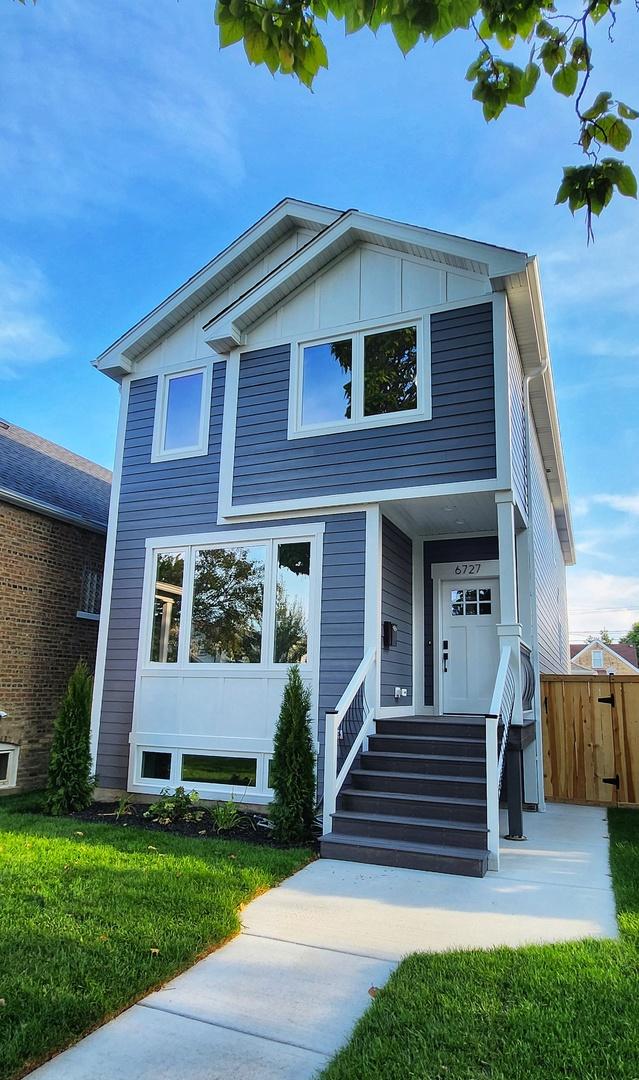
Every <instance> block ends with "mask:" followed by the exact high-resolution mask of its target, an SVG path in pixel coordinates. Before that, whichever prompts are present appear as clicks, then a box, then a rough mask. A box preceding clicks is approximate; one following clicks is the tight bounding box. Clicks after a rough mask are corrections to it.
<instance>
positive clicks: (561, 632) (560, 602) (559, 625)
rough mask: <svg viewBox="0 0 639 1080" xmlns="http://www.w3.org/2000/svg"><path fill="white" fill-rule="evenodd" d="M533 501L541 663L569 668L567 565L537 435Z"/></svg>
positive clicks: (552, 669) (547, 668) (549, 669)
mask: <svg viewBox="0 0 639 1080" xmlns="http://www.w3.org/2000/svg"><path fill="white" fill-rule="evenodd" d="M530 504H531V516H532V526H533V551H534V573H535V594H536V608H537V642H538V647H539V667H540V670H541V671H542V672H545V673H546V674H558V675H561V674H567V673H569V671H570V658H569V644H568V613H567V603H566V567H565V564H564V560H563V555H562V551H561V545H560V542H559V537H558V535H557V528H556V525H555V515H554V513H553V508H552V503H551V501H550V493H549V490H548V482H547V480H546V473H545V470H544V465H543V461H542V458H541V453H540V450H539V443H538V440H537V437H536V436H535V437H534V439H533V446H532V475H531V477H530Z"/></svg>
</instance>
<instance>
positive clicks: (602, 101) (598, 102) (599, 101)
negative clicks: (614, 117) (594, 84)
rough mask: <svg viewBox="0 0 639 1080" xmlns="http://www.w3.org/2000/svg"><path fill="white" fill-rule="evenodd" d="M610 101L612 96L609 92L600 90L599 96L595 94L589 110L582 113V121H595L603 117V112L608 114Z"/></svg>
mask: <svg viewBox="0 0 639 1080" xmlns="http://www.w3.org/2000/svg"><path fill="white" fill-rule="evenodd" d="M611 101H612V94H611V93H610V91H609V90H602V91H601V93H600V94H597V97H596V98H595V100H594V101H593V103H592V105H591V106H590V108H589V109H586V111H585V112H584V114H583V117H584V120H596V119H597V117H599V116H603V114H604V113H605V112H608V109H609V108H610V103H611Z"/></svg>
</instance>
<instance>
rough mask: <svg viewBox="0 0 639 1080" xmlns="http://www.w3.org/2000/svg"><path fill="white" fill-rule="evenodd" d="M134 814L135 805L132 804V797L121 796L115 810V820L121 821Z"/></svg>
mask: <svg viewBox="0 0 639 1080" xmlns="http://www.w3.org/2000/svg"><path fill="white" fill-rule="evenodd" d="M132 813H133V804H132V802H131V796H130V795H121V796H120V798H119V799H118V802H117V806H116V808H115V820H116V821H119V820H120V818H121V817H127V816H128V815H129V814H132Z"/></svg>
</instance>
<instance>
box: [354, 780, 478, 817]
mask: <svg viewBox="0 0 639 1080" xmlns="http://www.w3.org/2000/svg"><path fill="white" fill-rule="evenodd" d="M337 808H338V810H340V811H341V810H356V811H361V812H362V813H364V814H386V815H400V816H405V817H410V818H416V819H420V820H421V819H422V818H437V819H442V820H444V821H461V822H464V823H466V822H478V823H482V824H483V825H484V826H485V823H486V800H485V799H481V798H480V799H474V798H460V797H459V796H456V795H452V794H445V795H442V794H439V795H428V794H416V793H415V792H402V791H383V790H379V789H378V790H373V791H371V790H369V789H367V788H360V787H344V788H342V790H341V792H340V794H339V797H338V800H337Z"/></svg>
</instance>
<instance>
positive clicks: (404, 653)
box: [381, 518, 413, 706]
mask: <svg viewBox="0 0 639 1080" xmlns="http://www.w3.org/2000/svg"><path fill="white" fill-rule="evenodd" d="M386 619H389V620H390V621H391V622H393V623H395V624H396V626H397V645H395V646H392V647H391V648H390V649H383V648H382V653H381V704H382V706H387V705H396V704H397V705H402V706H404V705H412V703H413V544H412V541H411V539H410V537H409V536H406V535H405V534H404V533H403V532H402V531H401V529H398V528H397V526H396V525H394V524H393V522H392V521H389V520H388V518H383V519H382V622H384V621H385V620H386ZM396 686H402V687H405V688H406V689H407V690H408V697H405V698H401V699H400V700H399V701H398V702H396V701H395V695H394V691H395V687H396Z"/></svg>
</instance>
